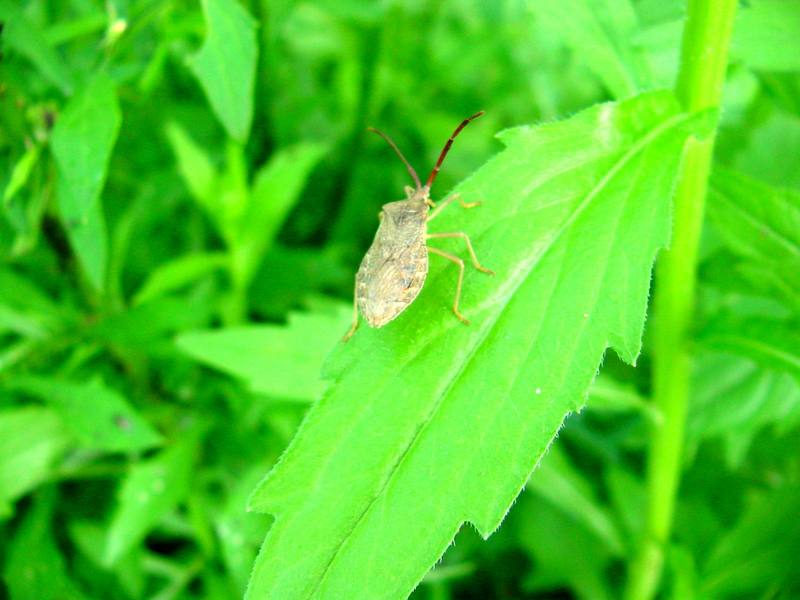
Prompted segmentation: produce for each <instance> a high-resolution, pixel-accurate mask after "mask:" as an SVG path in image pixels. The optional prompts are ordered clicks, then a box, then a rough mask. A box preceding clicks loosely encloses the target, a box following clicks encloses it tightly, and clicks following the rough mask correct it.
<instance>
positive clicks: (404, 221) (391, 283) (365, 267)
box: [344, 111, 494, 341]
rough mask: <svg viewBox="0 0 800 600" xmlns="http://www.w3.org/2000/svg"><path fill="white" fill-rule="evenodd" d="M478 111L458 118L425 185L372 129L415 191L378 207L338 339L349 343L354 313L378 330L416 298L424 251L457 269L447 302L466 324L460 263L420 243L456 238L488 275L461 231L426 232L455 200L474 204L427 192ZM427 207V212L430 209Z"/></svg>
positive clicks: (470, 204)
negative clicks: (349, 318)
mask: <svg viewBox="0 0 800 600" xmlns="http://www.w3.org/2000/svg"><path fill="white" fill-rule="evenodd" d="M482 114H483V111H481V112H478V113H475V114H474V115H472V116H471V117H467V118H466V119H464V120H463V121H462V122H461V124H460V125H459V126H458V127H456V129H455V131H454V132H453V135H451V136H450V139H448V140H447V143H446V144H445V145H444V148H442V152H441V153H440V154H439V159H438V160H437V161H436V166H434V167H433V170H432V171H431V174H430V175H429V176H428V180H427V181H426V182H425V185H422V183H421V182H420V180H419V177H418V176H417V172H416V171H414V168H413V167H412V166H411V164H410V163H409V162H408V161H407V160H406V158H405V156H403V153H402V152H400V149H399V148H398V147H397V145H396V144H395V143H394V142H393V141H392V140H391V139H390V138H389V136H387V135H386V134H385V133H383V132H382V131H378V130H377V129H374V128H372V127H370V128H369V130H370V131H372V132H373V133H377V134H378V135H379V136H381V137H382V138H383V139H384V140H386V142H387V143H388V144H389V146H391V148H392V150H394V151H395V153H396V154H397V156H398V157H400V160H402V161H403V164H405V166H406V168H407V169H408V172H409V173H410V174H411V178H412V179H413V180H414V183H415V184H416V187H411V186H406V187H405V192H406V199H405V200H398V201H396V202H389V203H388V204H384V205H383V210H382V211H381V213H380V225H379V226H378V231H377V232H376V233H375V239H374V240H373V242H372V245H371V246H370V248H369V250H367V253H366V254H365V255H364V259H363V260H362V261H361V266H360V267H359V269H358V273H357V274H356V284H355V292H354V299H353V325H352V327H350V331H348V332H347V335H345V336H344V341H347V340H349V339H350V337H351V336H352V335H353V334H354V333H355V331H356V329H357V328H358V313H359V310H360V311H361V314H362V315H364V318H365V319H366V320H367V323H368V324H369V325H370V327H383V326H384V325H386V323H388V322H389V321H391V320H392V319H394V318H395V317H396V316H397V315H399V314H400V313H401V312H403V311H404V310H405V309H406V308H407V307H408V305H409V304H411V303H412V302H413V301H414V299H415V298H416V297H417V294H419V292H420V290H421V289H422V284H423V283H425V277H426V276H427V274H428V252H432V253H433V254H438V255H439V256H441V257H443V258H446V259H447V260H449V261H452V262H454V263H455V264H456V265H458V268H459V272H458V283H457V284H456V295H455V300H454V301H453V312H454V313H455V315H456V317H458V319H459V320H460V321H461V322H463V323H466V324H469V321H468V320H467V319H466V317H464V315H462V314H461V311H460V310H459V309H458V303H459V300H460V299H461V286H462V283H463V281H464V261H463V260H462V259H461V258H459V257H457V256H454V255H452V254H449V253H448V252H444V251H443V250H439V249H438V248H433V247H430V246H428V245H427V244H426V242H427V241H428V240H431V239H441V238H459V239H461V240H464V244H465V245H466V247H467V251H468V252H469V256H470V259H471V261H472V264H473V266H474V267H475V268H476V269H478V270H479V271H482V272H483V273H488V274H490V275H494V273H493V272H492V271H491V270H489V269H487V268H486V267H484V266H482V265H481V264H480V263H479V262H478V257H477V256H476V255H475V250H474V249H473V248H472V242H470V239H469V236H468V235H467V234H466V233H464V232H462V231H457V232H451V233H428V222H429V221H432V220H433V219H435V218H436V216H437V215H439V213H441V212H442V210H443V209H444V208H445V207H446V206H447V205H448V204H450V203H451V202H453V200H458V202H459V204H461V206H462V207H464V208H472V207H474V206H477V205H478V204H480V202H464V201H463V200H462V199H461V197H460V196H459V195H458V194H453V195H451V196H449V197H447V198H445V199H444V200H442V201H441V202H439V204H438V206H437V204H436V203H435V202H434V201H433V200H431V196H430V190H431V185H432V184H433V180H434V179H436V175H437V174H438V173H439V169H440V168H441V166H442V162H443V161H444V157H445V156H447V153H448V151H449V150H450V146H452V145H453V140H454V139H455V138H456V136H457V135H458V134H459V133H461V130H462V129H464V127H466V126H467V124H468V123H469V122H470V121H472V120H473V119H477V118H478V117H480V116H481V115H482ZM431 209H433V210H431Z"/></svg>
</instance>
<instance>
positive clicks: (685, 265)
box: [626, 0, 736, 600]
mask: <svg viewBox="0 0 800 600" xmlns="http://www.w3.org/2000/svg"><path fill="white" fill-rule="evenodd" d="M735 13H736V0H689V4H688V11H687V20H686V25H685V28H684V33H683V46H682V49H681V63H680V70H679V73H678V81H677V84H676V94H677V96H678V99H679V100H680V101H681V103H682V104H683V106H684V109H685V110H686V111H689V112H695V111H699V110H703V109H707V108H716V107H718V106H719V104H720V98H721V96H722V86H723V83H724V81H725V69H726V66H727V62H728V47H729V44H730V37H731V32H732V30H733V20H734V15H735ZM713 150H714V136H710V137H708V138H706V139H703V140H697V139H690V140H689V143H688V145H687V148H686V153H685V155H684V163H683V165H682V168H681V172H680V174H679V178H678V185H677V189H676V194H675V212H674V218H673V234H672V242H671V245H670V249H669V250H668V251H666V252H664V254H663V255H662V256H661V258H660V260H659V262H658V265H657V267H656V273H657V284H656V293H655V301H654V310H655V322H654V332H653V338H654V347H653V350H654V357H653V396H654V403H655V405H656V408H658V410H659V412H660V413H661V416H662V419H661V423H660V425H658V426H656V427H655V428H654V430H653V433H652V436H651V438H650V446H649V449H648V457H647V458H648V461H647V505H646V518H645V529H644V536H643V539H642V542H641V546H640V548H639V550H638V554H637V556H636V557H635V558H634V560H633V562H632V564H631V566H630V572H629V579H628V587H627V590H626V597H627V598H628V600H647V599H649V598H652V597H653V596H654V595H655V593H656V591H657V589H658V586H659V581H660V579H661V573H662V569H663V563H664V554H665V550H666V546H667V543H668V542H669V538H670V532H671V529H672V520H673V513H674V510H675V499H676V495H677V489H678V482H679V479H680V471H681V456H682V454H683V437H684V427H685V421H686V414H687V406H688V400H689V378H690V375H691V362H692V361H691V350H690V333H691V326H692V322H693V315H694V305H695V288H696V270H697V252H698V246H699V242H700V232H701V228H702V224H703V209H704V205H705V197H706V190H707V187H708V175H709V171H710V168H711V159H712V154H713Z"/></svg>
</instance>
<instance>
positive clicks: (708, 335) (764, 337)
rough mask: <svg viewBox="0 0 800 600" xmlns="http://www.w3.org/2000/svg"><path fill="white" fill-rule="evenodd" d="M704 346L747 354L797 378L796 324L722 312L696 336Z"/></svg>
mask: <svg viewBox="0 0 800 600" xmlns="http://www.w3.org/2000/svg"><path fill="white" fill-rule="evenodd" d="M699 339H700V342H701V343H702V345H703V346H705V347H706V348H712V349H714V350H723V351H726V352H731V353H733V354H737V355H739V356H746V357H749V358H751V359H753V360H755V361H756V362H758V363H760V364H762V365H763V366H764V367H766V368H768V369H776V370H779V371H786V372H787V373H791V374H792V375H794V376H795V377H796V378H797V379H798V380H800V326H798V324H797V323H792V322H790V321H786V320H781V319H768V318H759V317H751V318H742V317H738V316H729V315H723V316H720V317H718V318H716V319H714V320H713V321H711V322H710V323H709V324H708V325H706V327H705V328H704V330H703V331H702V332H701V334H700V336H699Z"/></svg>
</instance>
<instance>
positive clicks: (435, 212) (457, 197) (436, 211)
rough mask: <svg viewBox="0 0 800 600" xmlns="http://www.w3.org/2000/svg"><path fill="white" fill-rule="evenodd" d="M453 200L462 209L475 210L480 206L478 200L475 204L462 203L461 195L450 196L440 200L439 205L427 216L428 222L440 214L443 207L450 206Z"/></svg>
mask: <svg viewBox="0 0 800 600" xmlns="http://www.w3.org/2000/svg"><path fill="white" fill-rule="evenodd" d="M453 200H458V203H459V204H460V205H461V207H462V208H475V207H476V206H478V205H480V200H478V201H477V202H464V199H463V198H462V197H461V194H459V193H455V194H451V195H450V196H448V197H447V198H445V199H444V200H442V201H441V202H440V203H439V205H438V206H437V207H436V208H434V209H433V212H431V214H429V215H428V221H431V220H433V218H434V217H435V216H436V215H438V214H439V213H440V212H442V210H443V209H444V207H445V206H447V205H448V204H450V203H451V202H452V201H453Z"/></svg>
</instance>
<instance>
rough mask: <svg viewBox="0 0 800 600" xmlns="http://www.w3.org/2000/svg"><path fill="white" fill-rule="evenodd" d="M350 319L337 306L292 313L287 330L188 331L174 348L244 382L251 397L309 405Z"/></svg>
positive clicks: (346, 311)
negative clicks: (256, 394)
mask: <svg viewBox="0 0 800 600" xmlns="http://www.w3.org/2000/svg"><path fill="white" fill-rule="evenodd" d="M350 319H352V308H349V307H346V306H342V307H340V308H339V309H338V310H337V311H336V312H335V313H334V314H313V313H312V314H303V313H295V314H292V315H290V316H289V320H288V323H287V324H286V325H250V326H243V327H228V328H226V329H220V330H210V331H188V332H186V333H182V334H181V335H179V336H178V338H177V339H176V343H177V345H178V347H179V348H180V349H181V350H183V352H185V353H186V354H188V355H189V356H190V357H192V358H194V359H195V360H197V361H200V362H202V363H204V364H207V365H209V366H211V367H214V368H216V369H219V370H221V371H224V372H225V373H229V374H231V375H233V376H235V377H238V378H240V379H243V380H244V381H245V382H246V383H247V385H248V386H249V387H250V388H251V389H252V390H254V391H256V392H260V393H263V394H266V395H268V396H271V397H274V398H283V399H291V400H300V401H310V400H313V399H315V398H317V397H318V396H319V394H320V393H321V392H322V390H323V389H324V388H325V384H324V383H323V381H322V378H321V375H320V370H321V368H322V361H323V360H324V358H325V356H326V355H327V354H328V352H329V350H330V348H331V346H332V345H334V344H335V343H336V341H337V340H338V339H339V338H341V336H342V335H343V334H344V332H346V331H347V325H348V323H349V322H350Z"/></svg>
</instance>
